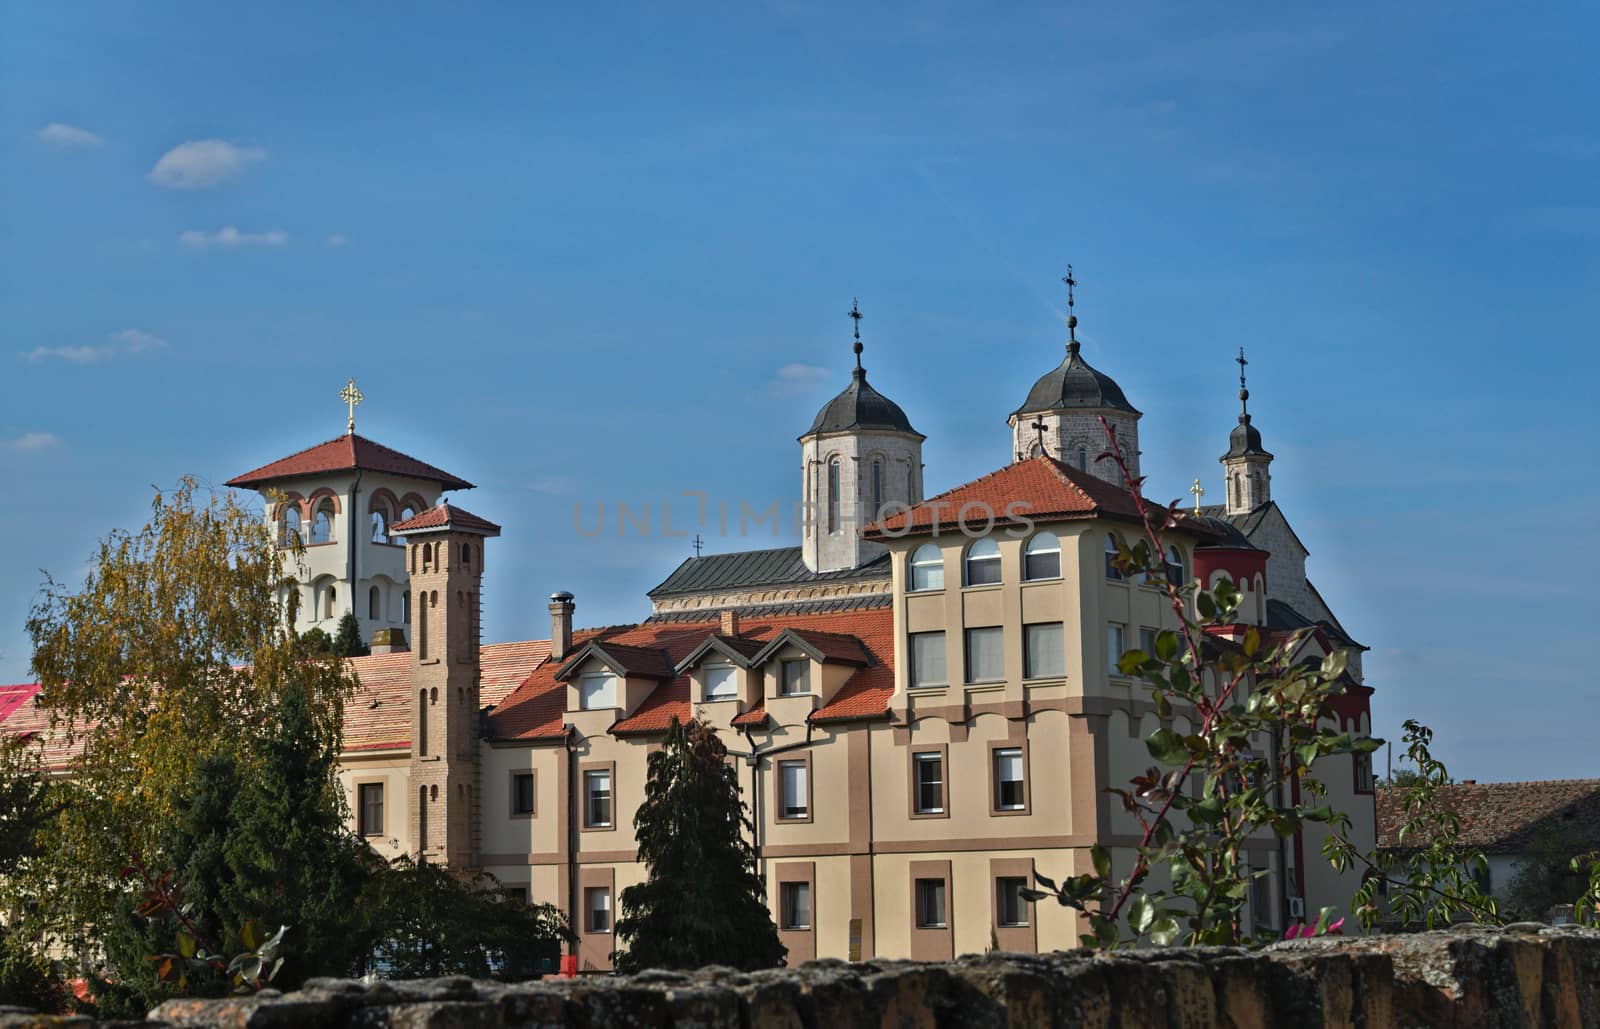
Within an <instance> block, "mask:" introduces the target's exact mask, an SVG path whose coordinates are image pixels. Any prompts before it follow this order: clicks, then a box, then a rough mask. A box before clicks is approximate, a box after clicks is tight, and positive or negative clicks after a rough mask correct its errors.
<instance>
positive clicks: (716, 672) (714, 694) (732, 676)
mask: <svg viewBox="0 0 1600 1029" xmlns="http://www.w3.org/2000/svg"><path fill="white" fill-rule="evenodd" d="M701 674H703V675H704V676H705V699H706V700H708V701H711V700H732V699H734V698H735V697H737V696H738V695H739V680H738V671H737V670H736V669H735V668H734V667H733V666H732V665H706V666H705V671H704V672H702V673H701Z"/></svg>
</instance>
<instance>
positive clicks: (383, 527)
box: [372, 507, 389, 543]
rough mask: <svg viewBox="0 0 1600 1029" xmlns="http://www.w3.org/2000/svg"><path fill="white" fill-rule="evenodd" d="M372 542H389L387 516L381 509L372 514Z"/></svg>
mask: <svg viewBox="0 0 1600 1029" xmlns="http://www.w3.org/2000/svg"><path fill="white" fill-rule="evenodd" d="M372 542H374V543H387V542H389V515H388V512H386V511H385V510H384V509H383V508H381V507H380V508H377V509H376V510H374V511H373V512H372Z"/></svg>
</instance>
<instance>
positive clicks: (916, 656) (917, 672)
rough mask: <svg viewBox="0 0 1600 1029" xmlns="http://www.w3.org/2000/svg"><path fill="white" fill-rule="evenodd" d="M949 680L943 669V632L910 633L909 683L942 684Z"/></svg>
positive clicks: (921, 684)
mask: <svg viewBox="0 0 1600 1029" xmlns="http://www.w3.org/2000/svg"><path fill="white" fill-rule="evenodd" d="M949 681H950V680H949V678H948V677H947V676H946V675H945V669H944V633H942V632H914V633H912V634H911V685H912V686H943V685H945V684H946V683H948V682H949Z"/></svg>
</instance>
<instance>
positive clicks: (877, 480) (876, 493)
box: [872, 461, 883, 521]
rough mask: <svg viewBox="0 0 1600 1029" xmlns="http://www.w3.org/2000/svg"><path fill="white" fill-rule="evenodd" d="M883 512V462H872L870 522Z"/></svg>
mask: <svg viewBox="0 0 1600 1029" xmlns="http://www.w3.org/2000/svg"><path fill="white" fill-rule="evenodd" d="M882 511H883V462H882V461H873V462H872V520H873V521H877V520H878V518H879V517H880V516H881V512H882Z"/></svg>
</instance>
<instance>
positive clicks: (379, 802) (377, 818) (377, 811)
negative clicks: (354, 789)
mask: <svg viewBox="0 0 1600 1029" xmlns="http://www.w3.org/2000/svg"><path fill="white" fill-rule="evenodd" d="M358 790H359V794H358V797H357V799H358V801H359V803H358V804H357V807H358V808H359V809H360V823H361V835H363V836H382V835H383V783H381V782H364V783H362V784H361V785H360V786H359V787H358Z"/></svg>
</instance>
